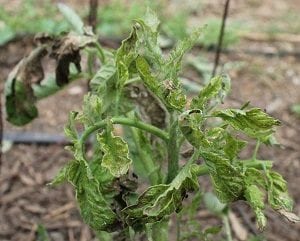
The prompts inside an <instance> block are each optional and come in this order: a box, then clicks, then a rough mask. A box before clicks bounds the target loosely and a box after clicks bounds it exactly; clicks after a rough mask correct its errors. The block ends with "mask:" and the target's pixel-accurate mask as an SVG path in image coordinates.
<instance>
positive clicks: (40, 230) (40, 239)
mask: <svg viewBox="0 0 300 241" xmlns="http://www.w3.org/2000/svg"><path fill="white" fill-rule="evenodd" d="M37 241H50V239H49V235H48V232H47V229H46V228H45V227H44V226H43V225H41V224H39V225H38V227H37Z"/></svg>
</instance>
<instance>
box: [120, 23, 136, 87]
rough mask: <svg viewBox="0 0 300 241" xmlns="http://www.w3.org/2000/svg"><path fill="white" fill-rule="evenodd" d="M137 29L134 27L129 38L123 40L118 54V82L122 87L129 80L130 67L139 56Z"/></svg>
mask: <svg viewBox="0 0 300 241" xmlns="http://www.w3.org/2000/svg"><path fill="white" fill-rule="evenodd" d="M136 31H137V30H136V27H133V28H132V31H131V34H130V35H129V37H128V38H127V39H125V40H123V41H122V45H121V47H120V48H119V49H118V51H117V54H116V65H117V72H118V79H119V81H118V82H119V83H118V84H119V86H120V87H123V86H124V84H125V82H126V81H127V80H128V78H129V67H130V65H131V64H132V63H133V61H134V60H135V58H136V56H137V53H136V42H137V40H138V36H137V33H136Z"/></svg>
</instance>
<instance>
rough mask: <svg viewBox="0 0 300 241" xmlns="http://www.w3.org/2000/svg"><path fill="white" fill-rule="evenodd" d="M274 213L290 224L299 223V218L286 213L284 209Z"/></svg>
mask: <svg viewBox="0 0 300 241" xmlns="http://www.w3.org/2000/svg"><path fill="white" fill-rule="evenodd" d="M276 211H277V212H278V213H280V214H281V215H282V216H284V217H285V218H286V219H287V220H289V221H290V222H292V223H299V222H300V218H299V217H298V216H297V215H296V214H294V213H292V212H288V211H286V210H284V209H278V210H276Z"/></svg>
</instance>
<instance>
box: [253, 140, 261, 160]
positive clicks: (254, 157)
mask: <svg viewBox="0 0 300 241" xmlns="http://www.w3.org/2000/svg"><path fill="white" fill-rule="evenodd" d="M259 147H260V141H259V140H258V141H257V142H256V145H255V149H254V152H253V156H252V160H256V157H257V153H258V150H259Z"/></svg>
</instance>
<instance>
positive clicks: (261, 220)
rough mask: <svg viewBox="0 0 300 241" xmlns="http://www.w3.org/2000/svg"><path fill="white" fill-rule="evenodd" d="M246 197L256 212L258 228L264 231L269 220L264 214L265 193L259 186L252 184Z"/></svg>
mask: <svg viewBox="0 0 300 241" xmlns="http://www.w3.org/2000/svg"><path fill="white" fill-rule="evenodd" d="M244 196H245V198H246V200H247V201H248V203H249V204H250V206H251V207H252V209H253V210H254V213H255V215H256V220H257V224H258V227H259V228H260V229H263V228H264V227H265V226H266V223H267V219H266V217H265V215H264V213H263V210H264V208H265V204H264V195H263V192H262V191H261V190H260V189H259V188H258V186H256V185H253V184H251V185H249V186H247V187H246V190H245V194H244Z"/></svg>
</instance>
